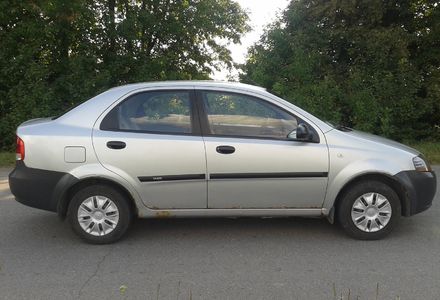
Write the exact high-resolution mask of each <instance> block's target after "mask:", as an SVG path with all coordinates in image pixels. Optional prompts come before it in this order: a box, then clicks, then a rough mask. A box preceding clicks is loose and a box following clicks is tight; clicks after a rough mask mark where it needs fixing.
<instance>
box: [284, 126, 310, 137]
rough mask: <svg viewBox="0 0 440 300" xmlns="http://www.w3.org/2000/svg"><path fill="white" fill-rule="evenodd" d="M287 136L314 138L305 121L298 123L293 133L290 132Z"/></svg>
mask: <svg viewBox="0 0 440 300" xmlns="http://www.w3.org/2000/svg"><path fill="white" fill-rule="evenodd" d="M287 137H288V138H290V139H293V140H300V141H311V140H312V135H311V134H310V131H309V128H308V127H307V125H306V124H304V123H300V124H298V127H297V128H296V129H295V130H293V131H292V132H291V133H289V135H288V136H287Z"/></svg>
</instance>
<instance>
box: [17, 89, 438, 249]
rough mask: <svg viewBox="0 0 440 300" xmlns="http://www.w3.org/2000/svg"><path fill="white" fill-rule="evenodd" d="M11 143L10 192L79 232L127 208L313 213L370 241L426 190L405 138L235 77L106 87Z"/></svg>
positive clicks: (424, 171)
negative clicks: (333, 120)
mask: <svg viewBox="0 0 440 300" xmlns="http://www.w3.org/2000/svg"><path fill="white" fill-rule="evenodd" d="M16 152H17V163H16V167H15V169H14V170H13V171H12V173H11V174H10V175H9V184H10V188H11V191H12V193H13V194H14V195H15V197H16V199H17V201H19V202H21V203H23V204H25V205H28V206H32V207H36V208H40V209H44V210H48V211H53V212H57V213H58V214H59V215H60V216H61V217H67V218H68V220H69V222H70V223H71V225H72V228H73V230H74V231H75V232H76V233H77V234H78V235H79V236H81V237H82V238H84V239H85V240H86V241H88V242H92V243H110V242H114V241H116V240H118V239H119V238H121V237H122V236H123V234H124V233H125V232H126V231H127V229H128V228H129V225H130V223H131V221H132V220H133V219H134V218H135V217H141V218H157V217H241V216H254V217H285V216H304V217H326V218H328V219H329V220H330V222H331V223H333V221H334V220H336V221H338V223H339V224H340V225H341V227H342V228H343V229H344V230H345V231H346V232H347V233H348V234H349V235H350V236H352V237H354V238H358V239H368V240H369V239H379V238H382V237H384V236H385V235H387V234H388V233H389V232H390V231H391V230H392V228H393V227H394V226H395V225H396V224H397V222H398V220H399V218H400V216H411V215H414V214H417V213H419V212H422V211H424V210H426V209H427V208H429V207H430V206H431V203H432V199H433V197H434V194H435V190H436V178H435V174H434V172H433V171H432V170H431V168H430V166H429V165H428V163H427V161H426V160H425V159H424V158H423V156H422V155H421V154H420V153H419V152H417V151H416V150H414V149H412V148H409V147H406V146H404V145H402V144H399V143H396V142H393V141H390V140H387V139H384V138H381V137H378V136H374V135H371V134H367V133H363V132H359V131H355V130H352V129H349V128H345V127H337V126H333V125H331V124H329V123H326V122H323V121H321V120H320V119H318V118H316V117H314V116H313V115H311V114H309V113H307V112H305V111H304V110H302V109H300V108H298V107H296V106H295V105H293V104H292V103H289V102H287V101H285V100H282V99H280V98H278V97H276V96H274V95H272V94H270V93H268V92H266V91H265V90H264V89H262V88H259V87H254V86H250V85H244V84H236V83H216V82H195V81H188V82H184V81H182V82H179V81H178V82H152V83H140V84H132V85H126V86H121V87H117V88H113V89H110V90H108V91H106V92H104V93H102V94H100V95H98V96H96V97H94V98H92V99H90V100H88V101H87V102H85V103H83V104H81V105H79V106H77V107H76V108H74V109H72V110H70V111H69V112H67V113H65V114H64V115H62V116H59V117H55V118H49V119H36V120H31V121H27V122H25V123H23V124H21V125H20V126H19V127H18V129H17V151H16Z"/></svg>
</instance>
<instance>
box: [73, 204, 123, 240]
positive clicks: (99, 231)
mask: <svg viewBox="0 0 440 300" xmlns="http://www.w3.org/2000/svg"><path fill="white" fill-rule="evenodd" d="M118 221H119V210H118V207H117V206H116V205H115V203H114V202H113V201H112V200H110V199H108V198H107V197H104V196H92V197H89V198H87V199H85V200H84V201H83V202H82V203H81V205H80V206H79V208H78V222H79V225H81V228H82V229H83V230H84V231H85V232H87V233H89V234H91V235H94V236H102V235H106V234H109V233H110V232H112V231H113V230H114V229H115V228H116V225H118Z"/></svg>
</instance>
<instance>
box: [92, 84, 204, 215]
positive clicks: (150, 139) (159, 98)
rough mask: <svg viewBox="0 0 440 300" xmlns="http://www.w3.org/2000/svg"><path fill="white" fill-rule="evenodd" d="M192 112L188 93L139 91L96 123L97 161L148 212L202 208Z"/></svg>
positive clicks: (199, 143)
mask: <svg viewBox="0 0 440 300" xmlns="http://www.w3.org/2000/svg"><path fill="white" fill-rule="evenodd" d="M194 107H195V106H194V91H193V89H192V88H191V89H183V90H169V89H168V90H150V91H143V92H137V93H135V94H132V95H130V96H128V97H126V99H124V100H123V101H121V102H120V103H118V104H117V105H116V106H114V107H113V108H112V109H111V111H110V112H109V113H107V114H106V116H105V117H104V118H103V120H102V122H99V121H98V122H97V127H96V128H95V129H94V132H93V144H94V147H95V151H96V153H97V156H98V158H99V161H100V162H101V163H102V164H103V166H104V167H105V168H107V169H109V170H111V171H113V172H115V173H117V174H119V175H120V176H122V177H123V178H124V179H126V180H127V181H129V182H130V183H131V184H132V185H133V186H134V187H135V188H136V189H137V190H138V192H139V194H140V195H141V197H142V200H143V202H144V204H145V205H146V206H148V207H150V208H153V209H172V208H206V206H207V181H206V159H205V149H204V144H203V139H202V137H201V134H200V125H199V121H198V116H197V112H196V110H195V109H194ZM99 123H100V124H99Z"/></svg>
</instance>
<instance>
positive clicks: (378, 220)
mask: <svg viewBox="0 0 440 300" xmlns="http://www.w3.org/2000/svg"><path fill="white" fill-rule="evenodd" d="M336 213H337V218H338V221H339V223H340V224H341V226H342V228H343V229H344V230H345V232H346V233H347V234H349V235H350V236H352V237H354V238H356V239H362V240H376V239H381V238H383V237H385V236H386V235H388V234H389V233H390V232H391V230H392V229H393V227H394V226H396V224H397V223H398V221H399V218H400V215H401V207H400V201H399V197H398V196H397V194H396V192H395V191H394V190H393V189H392V188H391V187H390V186H388V185H387V184H385V183H383V182H380V181H374V180H368V181H363V182H360V183H358V184H356V185H354V186H353V187H351V188H350V189H349V190H348V191H347V192H346V193H345V194H344V195H343V196H342V198H341V199H340V201H339V203H338V207H337V210H336Z"/></svg>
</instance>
